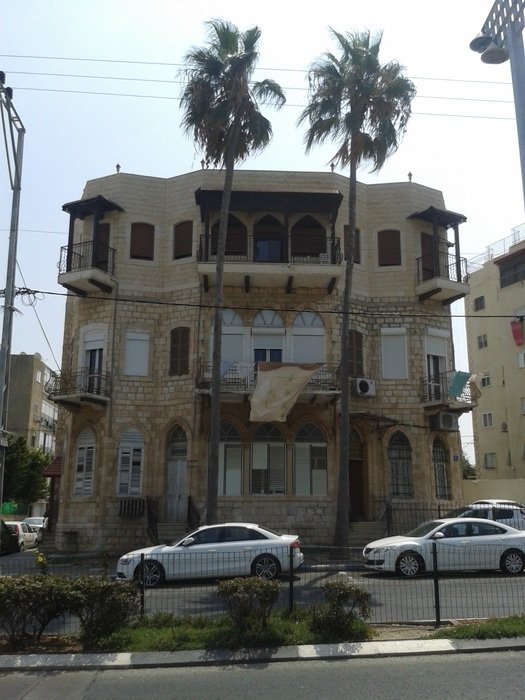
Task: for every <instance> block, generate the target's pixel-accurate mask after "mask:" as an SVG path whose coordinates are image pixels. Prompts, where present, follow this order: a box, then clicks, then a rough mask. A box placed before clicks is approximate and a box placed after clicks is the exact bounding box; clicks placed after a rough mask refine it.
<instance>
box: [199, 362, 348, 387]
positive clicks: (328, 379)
mask: <svg viewBox="0 0 525 700" xmlns="http://www.w3.org/2000/svg"><path fill="white" fill-rule="evenodd" d="M279 366H280V364H276V367H279ZM212 368H213V364H212V363H203V364H202V365H201V367H200V371H199V376H198V379H197V386H198V388H199V389H203V390H206V389H208V390H210V391H211V377H212ZM339 368H340V365H339V364H337V363H325V364H323V365H321V367H319V369H317V370H316V371H315V373H314V374H313V376H312V377H311V378H310V380H309V382H308V383H307V384H306V385H305V386H304V388H303V392H304V393H306V394H318V393H328V394H331V393H334V394H336V393H338V392H339V391H340V390H341V377H340V370H339ZM256 381H257V362H232V363H230V364H228V363H224V370H223V372H222V373H221V387H220V388H221V391H223V392H227V391H232V392H241V393H242V392H249V391H253V389H254V388H255V384H256Z"/></svg>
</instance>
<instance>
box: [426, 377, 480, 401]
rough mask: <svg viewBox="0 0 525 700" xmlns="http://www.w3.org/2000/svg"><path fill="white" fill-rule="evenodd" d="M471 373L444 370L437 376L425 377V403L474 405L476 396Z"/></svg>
mask: <svg viewBox="0 0 525 700" xmlns="http://www.w3.org/2000/svg"><path fill="white" fill-rule="evenodd" d="M469 376H470V375H469V374H468V373H466V372H465V373H464V372H456V371H452V372H442V373H441V374H439V375H437V376H436V377H424V378H423V380H422V400H423V403H432V404H436V403H439V404H446V405H448V406H450V407H453V406H454V405H456V406H457V405H459V404H462V405H465V404H467V405H473V404H475V403H476V397H475V395H474V392H473V391H472V387H471V384H470V381H469Z"/></svg>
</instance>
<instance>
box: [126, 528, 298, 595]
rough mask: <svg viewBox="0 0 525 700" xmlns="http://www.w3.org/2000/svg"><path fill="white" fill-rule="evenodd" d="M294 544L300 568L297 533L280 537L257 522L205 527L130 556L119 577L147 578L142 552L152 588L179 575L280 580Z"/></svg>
mask: <svg viewBox="0 0 525 700" xmlns="http://www.w3.org/2000/svg"><path fill="white" fill-rule="evenodd" d="M290 548H291V549H292V552H293V569H294V570H295V569H296V568H297V567H299V566H301V564H302V563H303V559H304V555H303V553H302V552H301V549H300V543H299V538H298V537H297V535H280V534H278V533H277V532H273V531H272V530H269V529H268V528H265V527H261V526H259V525H254V524H253V523H223V524H220V525H205V526H203V527H199V528H198V529H197V530H195V531H194V532H191V533H189V534H187V535H185V536H184V537H183V538H182V539H181V540H179V541H178V542H176V543H175V544H172V545H166V544H161V545H155V546H153V547H145V548H144V549H137V550H134V551H132V552H128V553H127V554H124V556H122V557H120V559H119V561H118V564H117V579H120V580H132V579H136V580H142V571H141V569H142V566H141V555H142V554H144V559H145V561H144V574H143V575H144V583H145V585H146V586H157V585H160V584H162V583H164V581H171V580H173V579H192V578H222V577H224V578H226V577H229V576H249V575H254V576H259V577H261V578H264V579H274V578H276V577H277V576H279V574H280V573H282V572H286V571H289V568H290Z"/></svg>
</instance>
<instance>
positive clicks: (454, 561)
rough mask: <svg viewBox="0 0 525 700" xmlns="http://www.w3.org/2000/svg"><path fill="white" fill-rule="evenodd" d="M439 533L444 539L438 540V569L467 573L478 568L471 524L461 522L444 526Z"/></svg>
mask: <svg viewBox="0 0 525 700" xmlns="http://www.w3.org/2000/svg"><path fill="white" fill-rule="evenodd" d="M439 532H441V533H442V535H443V537H442V538H441V539H440V540H438V550H437V554H438V569H442V570H443V571H465V570H469V569H471V568H476V564H475V555H474V552H473V549H472V532H471V529H470V523H467V522H461V521H459V522H455V523H451V524H448V525H444V526H443V527H442V528H441V529H440V530H439Z"/></svg>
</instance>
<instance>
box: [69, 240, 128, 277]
mask: <svg viewBox="0 0 525 700" xmlns="http://www.w3.org/2000/svg"><path fill="white" fill-rule="evenodd" d="M92 268H97V269H99V270H103V271H104V272H107V273H108V274H110V275H112V274H113V272H114V268H115V249H114V248H110V247H109V246H107V245H103V244H101V243H98V244H97V245H96V246H95V244H94V243H93V241H87V242H84V243H75V244H74V245H72V246H67V245H66V246H62V248H61V249H60V262H59V264H58V272H59V274H63V273H65V272H80V271H81V270H90V269H92Z"/></svg>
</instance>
